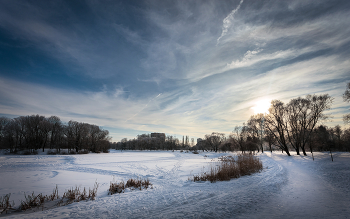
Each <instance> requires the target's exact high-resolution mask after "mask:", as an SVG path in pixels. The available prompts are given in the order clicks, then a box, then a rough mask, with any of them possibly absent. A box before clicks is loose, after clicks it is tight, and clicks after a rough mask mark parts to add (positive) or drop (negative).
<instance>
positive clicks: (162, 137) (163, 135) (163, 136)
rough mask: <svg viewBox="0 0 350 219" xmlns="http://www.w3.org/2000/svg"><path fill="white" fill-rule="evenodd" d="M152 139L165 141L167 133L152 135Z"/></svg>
mask: <svg viewBox="0 0 350 219" xmlns="http://www.w3.org/2000/svg"><path fill="white" fill-rule="evenodd" d="M151 138H161V139H164V140H165V133H157V132H155V133H151Z"/></svg>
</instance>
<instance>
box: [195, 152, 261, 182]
mask: <svg viewBox="0 0 350 219" xmlns="http://www.w3.org/2000/svg"><path fill="white" fill-rule="evenodd" d="M262 169H263V165H262V162H261V161H260V160H259V158H257V157H256V156H254V155H253V154H240V155H238V156H237V157H236V158H234V157H232V156H223V157H220V158H219V163H218V164H217V165H215V166H213V165H212V166H211V167H210V170H209V171H207V172H202V173H200V174H198V175H195V176H193V178H192V179H190V180H192V181H194V182H196V181H210V182H216V181H228V180H230V179H233V178H239V177H241V176H245V175H250V174H253V173H256V172H260V171H261V170H262Z"/></svg>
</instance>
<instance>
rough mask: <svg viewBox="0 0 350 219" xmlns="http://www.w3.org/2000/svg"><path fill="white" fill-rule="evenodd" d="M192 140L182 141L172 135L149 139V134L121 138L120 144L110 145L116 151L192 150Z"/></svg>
mask: <svg viewBox="0 0 350 219" xmlns="http://www.w3.org/2000/svg"><path fill="white" fill-rule="evenodd" d="M193 146H194V138H191V139H190V138H189V136H183V138H182V141H181V140H179V139H178V138H176V137H175V136H172V135H167V136H165V137H151V134H141V135H137V136H136V138H133V139H129V140H128V139H127V138H123V139H122V140H121V141H120V142H113V143H111V148H113V149H116V150H141V151H142V150H193Z"/></svg>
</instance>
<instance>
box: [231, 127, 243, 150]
mask: <svg viewBox="0 0 350 219" xmlns="http://www.w3.org/2000/svg"><path fill="white" fill-rule="evenodd" d="M247 130H248V127H247V126H246V125H245V124H243V126H236V127H235V128H234V130H233V131H232V133H231V134H230V136H229V142H230V143H231V144H232V145H233V146H234V147H236V148H238V149H239V150H240V151H242V153H243V152H244V151H245V150H246V148H245V143H246V139H247V135H248V131H247Z"/></svg>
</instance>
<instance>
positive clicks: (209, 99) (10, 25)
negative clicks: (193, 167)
mask: <svg viewBox="0 0 350 219" xmlns="http://www.w3.org/2000/svg"><path fill="white" fill-rule="evenodd" d="M349 14H350V1H347V0H345V1H337V0H332V1H323V0H319V1H311V0H310V1H307V0H298V1H277V0H276V1H252V0H238V1H182V0H181V1H161V0H158V1H18V0H2V1H0V115H2V116H7V117H17V116H20V115H32V114H40V115H45V116H50V115H57V116H59V117H60V118H61V120H63V121H65V122H68V121H69V120H71V119H73V120H76V121H80V122H88V123H92V124H96V125H99V126H102V127H104V128H105V129H108V130H109V131H110V136H112V137H113V141H119V140H120V139H121V138H124V137H127V138H133V137H135V136H136V135H137V134H142V133H151V132H165V133H166V134H169V135H170V134H171V135H176V136H177V137H181V138H182V135H189V136H191V137H203V136H204V135H205V134H209V133H211V132H214V131H215V132H223V133H226V134H229V133H230V132H231V131H232V130H233V128H234V126H236V125H241V124H242V123H243V122H245V121H247V120H248V119H249V117H250V115H252V114H254V112H255V111H254V107H257V106H256V105H257V103H261V102H266V101H270V100H272V99H279V100H282V101H284V102H288V101H289V100H290V99H291V98H294V97H298V96H305V95H306V94H324V93H328V94H329V95H331V96H332V97H334V103H333V108H332V110H330V111H329V114H331V115H332V118H331V120H329V121H327V122H326V123H325V124H326V125H329V126H334V125H337V124H340V125H343V122H342V116H343V115H344V114H345V113H348V112H349V105H348V103H344V102H343V101H342V93H343V92H344V91H345V87H346V83H347V82H349V81H350V61H349V60H350V59H349V55H350V26H349V22H350V18H349Z"/></svg>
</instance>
